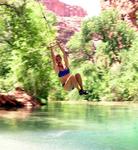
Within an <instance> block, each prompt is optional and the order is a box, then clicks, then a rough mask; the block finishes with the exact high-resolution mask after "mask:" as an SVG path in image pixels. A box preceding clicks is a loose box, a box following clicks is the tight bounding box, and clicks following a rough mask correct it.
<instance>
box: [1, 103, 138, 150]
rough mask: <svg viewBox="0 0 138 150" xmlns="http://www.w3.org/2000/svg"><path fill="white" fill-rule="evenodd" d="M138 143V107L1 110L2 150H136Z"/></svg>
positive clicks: (56, 106)
mask: <svg viewBox="0 0 138 150" xmlns="http://www.w3.org/2000/svg"><path fill="white" fill-rule="evenodd" d="M5 139H6V142H5ZM137 139H138V108H137V107H130V106H93V105H88V104H80V105H79V104H77V105H74V104H60V103H49V104H48V105H46V106H43V107H41V108H39V109H35V110H30V109H18V110H12V111H7V110H0V145H1V150H5V149H6V150H12V149H13V150H14V149H19V150H24V149H26V150H30V149H32V150H136V149H138V143H137ZM6 143H7V144H6Z"/></svg>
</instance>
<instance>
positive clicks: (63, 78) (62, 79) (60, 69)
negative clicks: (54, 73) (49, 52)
mask: <svg viewBox="0 0 138 150" xmlns="http://www.w3.org/2000/svg"><path fill="white" fill-rule="evenodd" d="M57 68H58V76H59V80H60V82H61V83H62V84H64V83H65V82H66V80H67V79H68V77H69V76H70V70H69V68H67V67H65V66H62V67H59V66H58V67H57ZM64 71H65V73H63V72H64Z"/></svg>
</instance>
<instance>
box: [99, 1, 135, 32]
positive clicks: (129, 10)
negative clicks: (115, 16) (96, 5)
mask: <svg viewBox="0 0 138 150" xmlns="http://www.w3.org/2000/svg"><path fill="white" fill-rule="evenodd" d="M101 7H102V10H105V9H108V8H111V7H113V8H116V9H117V10H118V11H119V13H120V17H121V18H122V19H123V20H126V21H127V22H128V23H129V25H130V26H132V27H134V28H136V30H138V21H137V20H138V0H101Z"/></svg>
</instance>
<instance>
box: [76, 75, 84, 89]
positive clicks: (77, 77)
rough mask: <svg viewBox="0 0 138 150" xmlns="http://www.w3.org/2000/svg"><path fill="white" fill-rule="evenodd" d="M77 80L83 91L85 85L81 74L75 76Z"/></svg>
mask: <svg viewBox="0 0 138 150" xmlns="http://www.w3.org/2000/svg"><path fill="white" fill-rule="evenodd" d="M75 78H76V80H77V82H78V84H79V86H80V88H81V90H83V84H82V78H81V75H80V74H79V73H77V74H75Z"/></svg>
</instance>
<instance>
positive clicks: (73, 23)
mask: <svg viewBox="0 0 138 150" xmlns="http://www.w3.org/2000/svg"><path fill="white" fill-rule="evenodd" d="M43 2H44V5H46V8H47V9H48V10H50V11H51V12H53V13H55V14H56V16H57V20H58V22H57V30H58V36H57V39H58V40H60V41H62V43H64V44H66V43H67V42H68V40H69V39H70V37H71V36H72V35H74V33H75V32H78V31H79V30H80V25H81V22H82V20H83V18H84V17H85V16H87V12H86V11H85V10H84V9H83V8H81V7H80V6H73V5H68V4H65V3H63V2H60V1H59V0H43Z"/></svg>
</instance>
